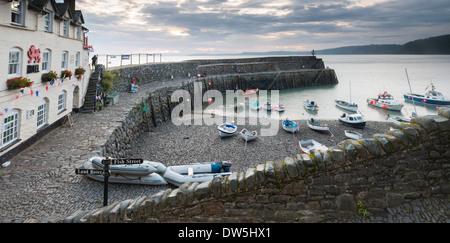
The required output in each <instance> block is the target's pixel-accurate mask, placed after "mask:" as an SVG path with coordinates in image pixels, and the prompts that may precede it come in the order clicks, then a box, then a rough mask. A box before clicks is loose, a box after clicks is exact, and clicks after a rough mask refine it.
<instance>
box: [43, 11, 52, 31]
mask: <svg viewBox="0 0 450 243" xmlns="http://www.w3.org/2000/svg"><path fill="white" fill-rule="evenodd" d="M52 15H53V14H52V12H46V13H45V16H44V31H45V32H52V20H53V18H52Z"/></svg>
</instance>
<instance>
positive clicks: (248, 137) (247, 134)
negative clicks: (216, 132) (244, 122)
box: [241, 128, 258, 142]
mask: <svg viewBox="0 0 450 243" xmlns="http://www.w3.org/2000/svg"><path fill="white" fill-rule="evenodd" d="M241 137H242V138H243V139H244V140H245V141H246V142H248V141H252V140H255V139H256V138H257V137H258V132H256V131H249V130H247V129H245V128H244V129H242V131H241Z"/></svg>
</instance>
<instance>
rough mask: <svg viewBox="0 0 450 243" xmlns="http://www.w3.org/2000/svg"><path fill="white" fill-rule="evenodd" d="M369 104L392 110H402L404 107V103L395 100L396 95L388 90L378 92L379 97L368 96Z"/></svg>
mask: <svg viewBox="0 0 450 243" xmlns="http://www.w3.org/2000/svg"><path fill="white" fill-rule="evenodd" d="M367 104H368V105H370V106H373V107H377V108H382V109H385V110H391V111H400V110H401V109H402V108H403V103H402V102H401V101H398V100H394V97H393V96H392V95H391V94H389V93H388V92H386V91H384V93H380V94H378V98H368V99H367Z"/></svg>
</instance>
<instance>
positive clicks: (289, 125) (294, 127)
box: [283, 121, 299, 133]
mask: <svg viewBox="0 0 450 243" xmlns="http://www.w3.org/2000/svg"><path fill="white" fill-rule="evenodd" d="M283 130H285V131H286V132H290V133H295V132H297V131H298V130H299V128H298V124H297V123H295V122H292V121H289V122H286V121H284V122H283Z"/></svg>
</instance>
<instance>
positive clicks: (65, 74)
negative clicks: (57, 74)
mask: <svg viewBox="0 0 450 243" xmlns="http://www.w3.org/2000/svg"><path fill="white" fill-rule="evenodd" d="M71 77H72V71H69V70H64V71H61V78H63V79H64V78H71Z"/></svg>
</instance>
